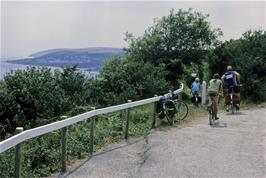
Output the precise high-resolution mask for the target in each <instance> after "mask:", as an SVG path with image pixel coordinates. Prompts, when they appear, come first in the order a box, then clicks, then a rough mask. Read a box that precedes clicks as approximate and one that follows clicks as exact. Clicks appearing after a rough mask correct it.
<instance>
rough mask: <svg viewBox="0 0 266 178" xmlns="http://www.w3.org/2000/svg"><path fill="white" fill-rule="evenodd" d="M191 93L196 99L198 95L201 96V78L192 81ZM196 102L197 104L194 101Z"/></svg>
mask: <svg viewBox="0 0 266 178" xmlns="http://www.w3.org/2000/svg"><path fill="white" fill-rule="evenodd" d="M191 93H192V98H194V99H195V97H198V96H199V93H200V82H199V78H195V81H194V82H193V83H192V85H191ZM194 99H193V100H194ZM192 102H193V101H192ZM193 103H194V102H193ZM194 104H197V103H194Z"/></svg>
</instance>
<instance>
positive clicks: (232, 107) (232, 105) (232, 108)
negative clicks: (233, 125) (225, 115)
mask: <svg viewBox="0 0 266 178" xmlns="http://www.w3.org/2000/svg"><path fill="white" fill-rule="evenodd" d="M230 107H231V111H232V114H234V113H235V111H234V104H231V106H230Z"/></svg>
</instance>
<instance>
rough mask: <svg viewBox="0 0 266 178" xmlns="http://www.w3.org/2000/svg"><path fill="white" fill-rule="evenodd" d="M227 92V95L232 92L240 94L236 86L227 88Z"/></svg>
mask: <svg viewBox="0 0 266 178" xmlns="http://www.w3.org/2000/svg"><path fill="white" fill-rule="evenodd" d="M227 90H228V93H232V90H233V92H234V93H239V92H240V89H239V87H238V86H234V87H228V88H227Z"/></svg>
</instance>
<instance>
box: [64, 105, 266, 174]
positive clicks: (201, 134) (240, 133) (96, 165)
mask: <svg viewBox="0 0 266 178" xmlns="http://www.w3.org/2000/svg"><path fill="white" fill-rule="evenodd" d="M219 116H220V118H222V119H220V121H219V123H217V124H216V126H215V127H213V128H211V127H209V126H208V125H207V123H208V120H207V118H206V119H199V120H198V121H195V122H193V123H191V124H189V125H188V126H187V127H185V128H181V129H179V128H172V129H170V130H168V131H154V132H153V133H151V134H150V135H149V136H148V137H147V138H138V139H130V140H129V142H125V141H122V142H120V143H117V144H114V145H112V146H111V147H109V148H107V149H106V150H105V151H104V152H101V153H98V154H97V155H95V156H94V157H92V158H91V159H90V160H87V161H85V162H84V163H83V164H82V165H81V166H79V167H77V168H76V169H75V170H74V171H73V172H70V173H69V174H68V175H66V177H69V178H70V177H266V173H265V172H266V170H265V169H266V166H265V164H266V163H265V160H266V159H265V154H266V152H265V138H266V135H265V126H266V125H265V124H266V109H265V108H259V109H255V110H254V109H253V110H244V111H241V113H239V114H237V115H229V114H226V113H221V114H220V115H219Z"/></svg>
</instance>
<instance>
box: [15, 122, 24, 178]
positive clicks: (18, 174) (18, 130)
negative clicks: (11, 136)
mask: <svg viewBox="0 0 266 178" xmlns="http://www.w3.org/2000/svg"><path fill="white" fill-rule="evenodd" d="M21 132H23V127H17V128H16V133H17V134H18V133H21ZM21 144H22V143H20V144H18V145H17V146H16V155H15V175H14V177H15V178H19V177H21V162H22V158H21Z"/></svg>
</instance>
